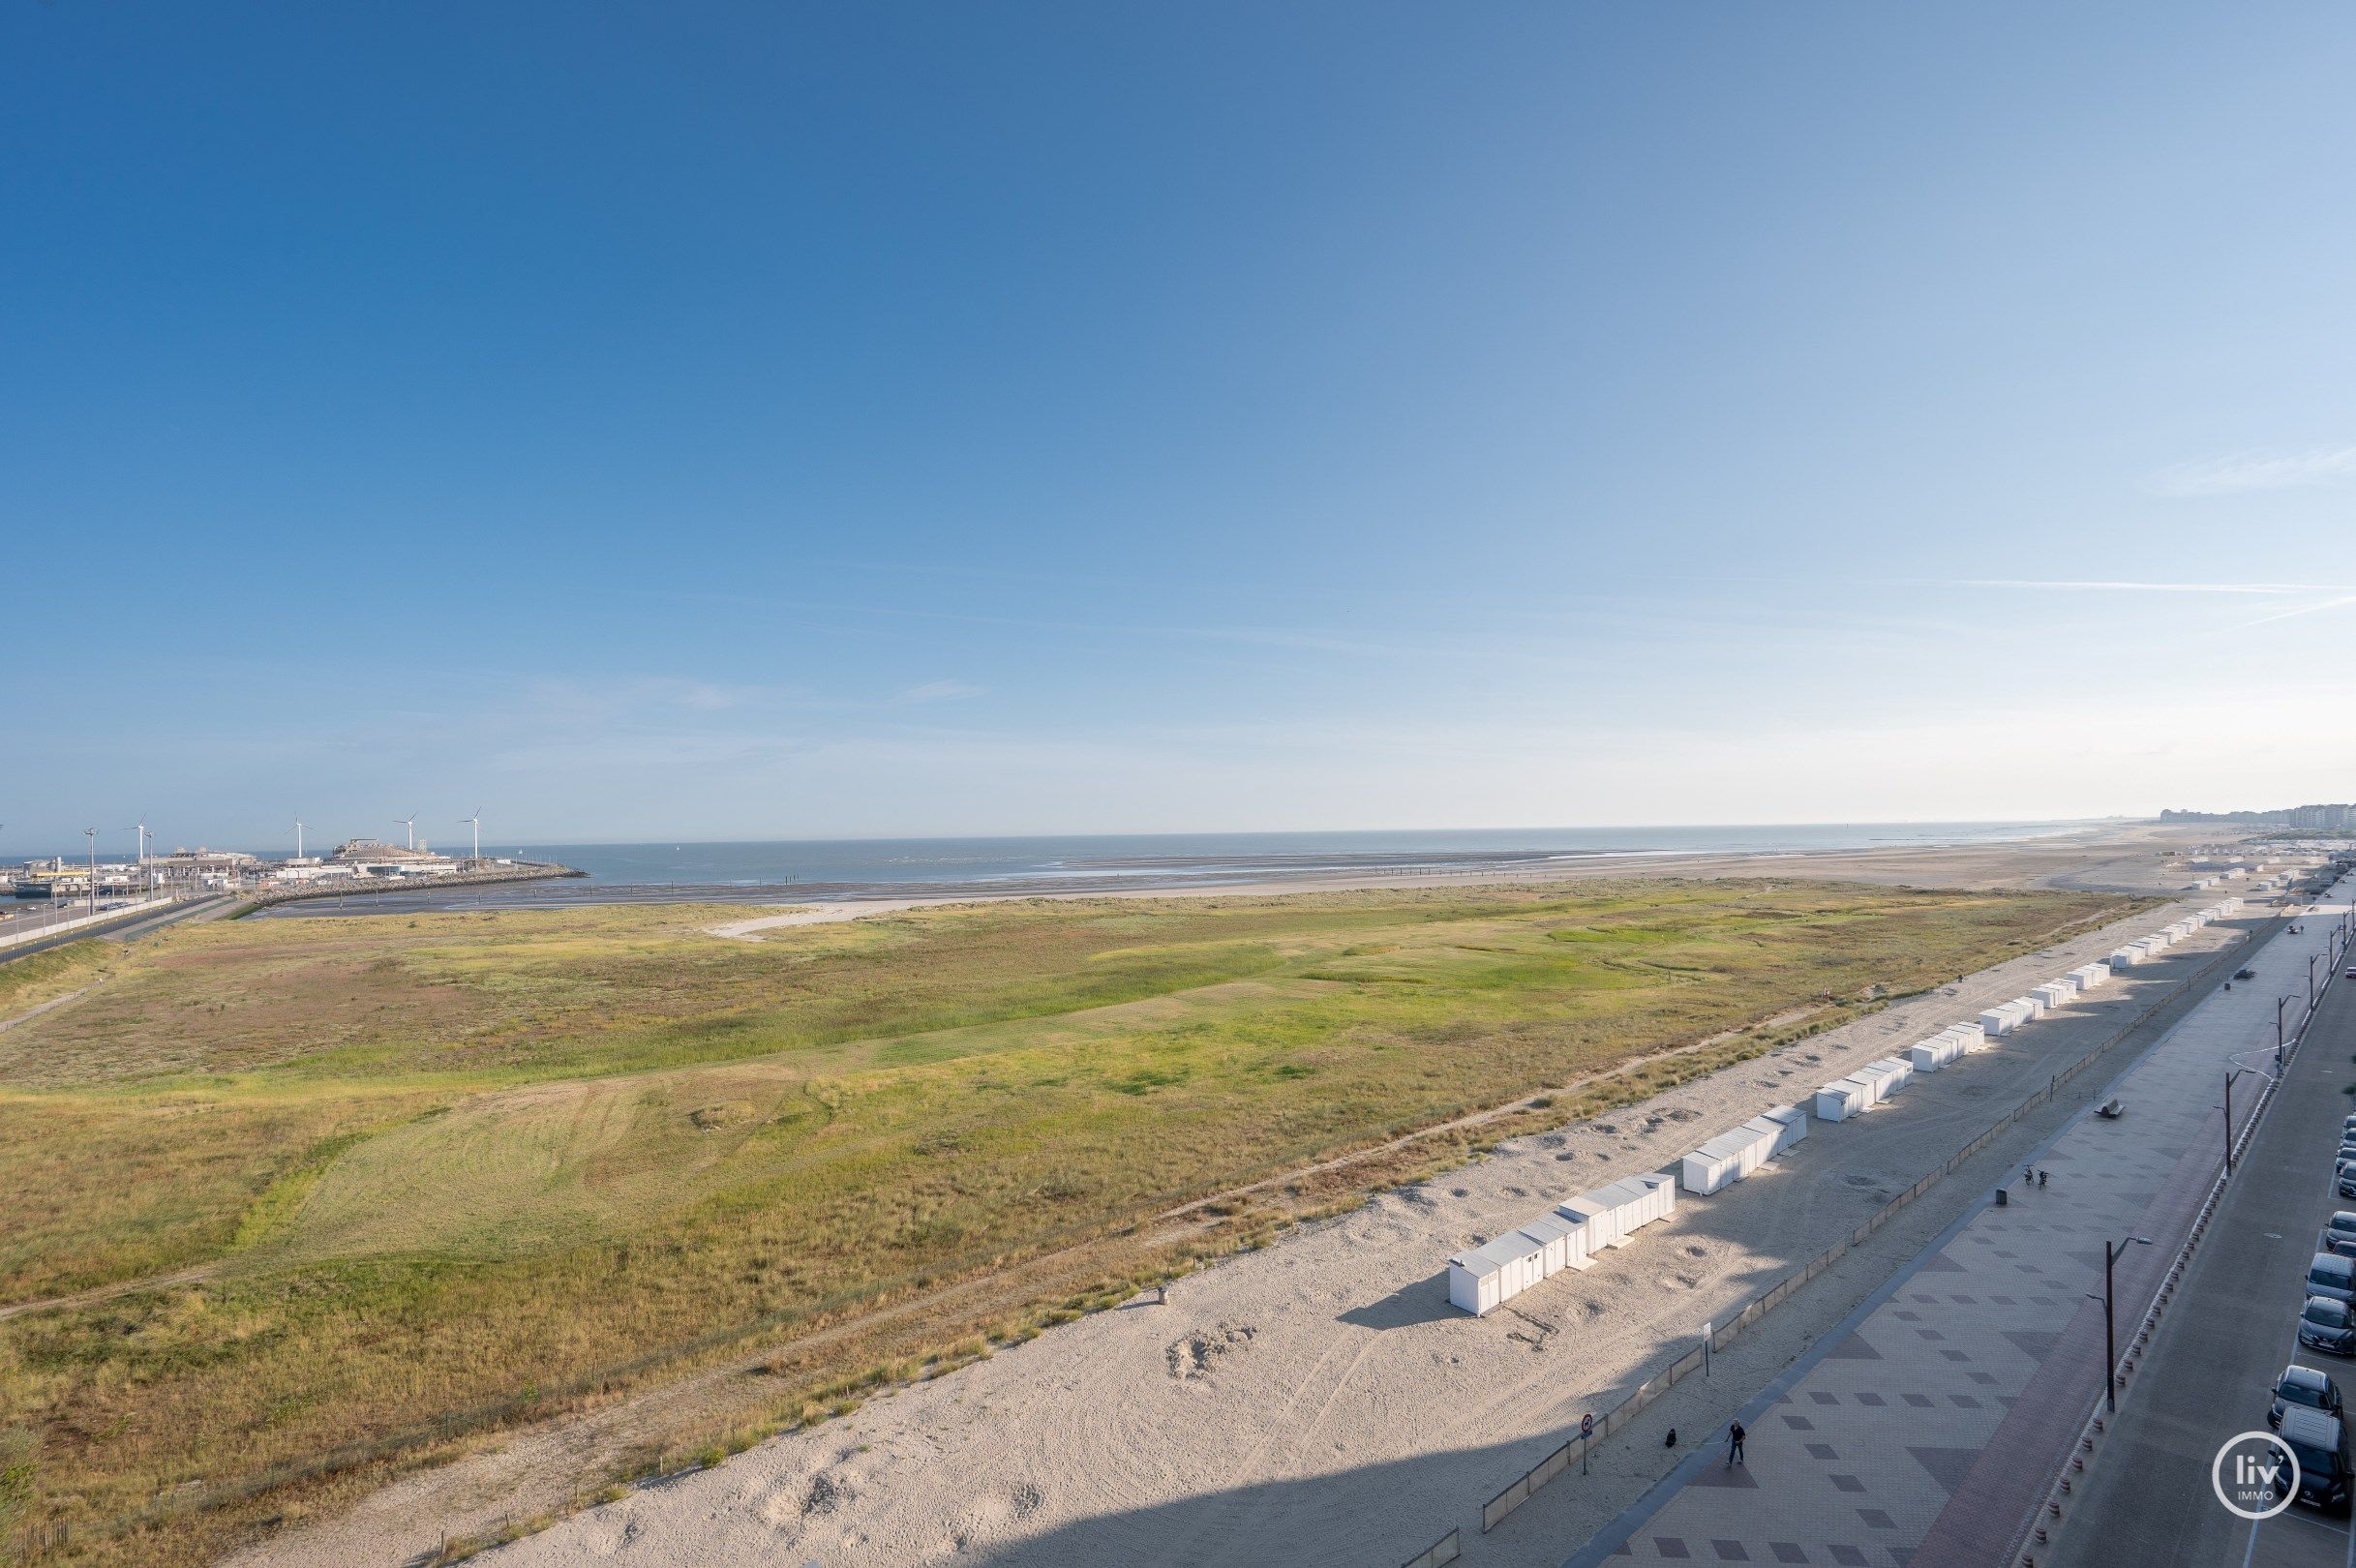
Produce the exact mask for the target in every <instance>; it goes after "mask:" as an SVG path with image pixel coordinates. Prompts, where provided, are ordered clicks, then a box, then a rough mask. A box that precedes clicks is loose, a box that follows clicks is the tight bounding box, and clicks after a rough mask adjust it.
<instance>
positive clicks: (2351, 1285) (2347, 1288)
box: [2307, 1252, 2356, 1301]
mask: <svg viewBox="0 0 2356 1568" xmlns="http://www.w3.org/2000/svg"><path fill="white" fill-rule="evenodd" d="M2307 1293H2308V1294H2309V1295H2311V1296H2328V1297H2330V1298H2331V1299H2332V1300H2334V1301H2356V1259H2351V1258H2344V1257H2341V1255H2340V1254H2339V1253H2337V1252H2317V1253H2316V1254H2315V1255H2314V1256H2313V1257H2312V1258H2311V1259H2309V1260H2308V1265H2307Z"/></svg>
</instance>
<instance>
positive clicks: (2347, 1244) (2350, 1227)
mask: <svg viewBox="0 0 2356 1568" xmlns="http://www.w3.org/2000/svg"><path fill="white" fill-rule="evenodd" d="M2315 1246H2316V1247H2317V1248H2318V1249H2320V1250H2321V1251H2326V1252H2338V1253H2339V1254H2340V1255H2341V1256H2342V1257H2356V1210H2351V1209H2341V1211H2340V1212H2339V1213H2338V1214H2335V1215H2333V1216H2332V1217H2331V1218H2330V1219H2329V1220H2327V1221H2324V1222H2323V1234H2322V1235H2320V1236H2318V1237H2317V1238H2316V1239H2315Z"/></svg>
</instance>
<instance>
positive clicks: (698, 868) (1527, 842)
mask: <svg viewBox="0 0 2356 1568" xmlns="http://www.w3.org/2000/svg"><path fill="white" fill-rule="evenodd" d="M2108 820H2109V821H2118V820H2124V819H2108ZM2104 825H2105V824H2104V823H2103V822H2094V821H2074V822H1907V823H1806V824H1782V825H1759V826H1750V827H1682V828H1680V827H1658V828H1517V829H1435V830H1428V831H1426V830H1408V829H1401V830H1392V831H1381V832H1296V833H1284V832H1265V833H1107V834H1071V835H1054V836H1043V837H1010V838H836V839H780V840H755V841H745V842H720V843H695V842H682V843H668V844H666V843H651V844H501V845H497V846H494V845H491V844H486V845H484V846H483V849H484V853H485V854H489V855H506V856H513V857H515V858H517V859H529V860H553V861H558V862H559V863H561V864H564V865H567V866H570V867H572V868H573V869H575V870H577V871H579V872H581V873H582V875H581V876H580V877H578V878H566V879H562V880H556V881H545V882H528V883H512V884H506V885H494V886H488V887H480V886H478V887H470V888H451V889H444V890H431V889H421V890H414V891H410V890H402V891H399V892H372V893H362V894H355V895H353V896H351V897H349V898H346V899H309V900H304V901H301V902H297V903H292V904H284V905H280V906H277V907H276V908H274V909H272V910H271V911H270V912H269V913H270V914H271V915H273V916H276V917H280V918H287V917H317V916H332V915H337V914H346V915H358V914H391V913H396V912H399V911H402V910H413V911H424V910H437V911H448V910H469V909H529V908H560V907H564V906H567V905H574V904H585V903H627V902H657V901H667V900H675V899H694V900H703V901H711V902H723V901H724V902H729V903H802V902H811V901H815V900H819V899H832V898H875V897H911V896H943V895H949V896H954V895H960V894H966V895H971V894H977V893H985V892H991V893H1007V892H1015V891H1021V892H1071V891H1084V890H1091V889H1097V890H1115V889H1118V890H1133V889H1154V888H1184V887H1208V886H1218V885H1221V884H1235V883H1246V882H1265V881H1269V880H1273V879H1286V878H1295V877H1310V876H1316V875H1319V874H1325V875H1333V874H1349V875H1353V876H1383V875H1393V874H1395V875H1400V876H1410V875H1413V874H1415V873H1418V872H1422V873H1427V874H1428V873H1432V872H1441V871H1473V872H1477V871H1484V870H1516V871H1530V870H1543V869H1544V868H1546V867H1547V866H1548V865H1551V864H1561V865H1565V866H1568V865H1571V864H1576V863H1578V862H1580V861H1586V860H1596V859H1617V858H1622V857H1675V856H1687V855H1696V854H1752V855H1777V854H1790V855H1797V854H1804V853H1807V852H1810V851H1817V852H1822V851H1827V850H1863V849H1887V848H1894V847H1924V846H1940V845H1968V844H1984V843H1997V842H2003V841H2007V840H2015V839H2032V838H2043V837H2051V836H2056V835H2059V834H2063V833H2070V832H2077V831H2082V830H2084V829H2090V828H2097V827H2101V826H2104Z"/></svg>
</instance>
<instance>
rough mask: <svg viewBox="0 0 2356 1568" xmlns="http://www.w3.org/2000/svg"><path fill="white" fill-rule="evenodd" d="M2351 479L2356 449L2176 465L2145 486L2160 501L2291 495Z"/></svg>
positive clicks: (2250, 454)
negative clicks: (2272, 492) (2264, 493)
mask: <svg viewBox="0 0 2356 1568" xmlns="http://www.w3.org/2000/svg"><path fill="white" fill-rule="evenodd" d="M2342 479H2356V445H2345V446H2313V447H2309V448H2308V449H2307V450H2306V451H2303V452H2237V453H2235V454H2234V455H2233V456H2231V457H2221V458H2210V459H2207V460H2205V461H2203V462H2199V463H2179V464H2177V465H2176V466H2175V467H2172V468H2162V469H2160V471H2159V472H2158V473H2156V474H2154V475H2152V477H2151V478H2149V479H2148V480H2146V481H2145V482H2144V488H2146V489H2147V490H2150V491H2151V492H2152V493H2153V494H2155V495H2160V496H2232V495H2239V494H2240V493H2242V492H2243V491H2248V490H2292V489H2296V488H2298V487H2300V486H2303V485H2321V484H2331V483H2334V482H2335V481H2338V480H2342Z"/></svg>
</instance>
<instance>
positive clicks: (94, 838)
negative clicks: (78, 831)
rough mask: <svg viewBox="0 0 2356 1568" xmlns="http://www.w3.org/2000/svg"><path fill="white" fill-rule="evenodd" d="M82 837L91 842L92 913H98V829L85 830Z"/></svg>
mask: <svg viewBox="0 0 2356 1568" xmlns="http://www.w3.org/2000/svg"><path fill="white" fill-rule="evenodd" d="M82 836H83V837H84V838H87V839H88V840H90V913H91V914H93V915H95V914H97V913H98V829H95V828H84V829H82Z"/></svg>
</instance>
